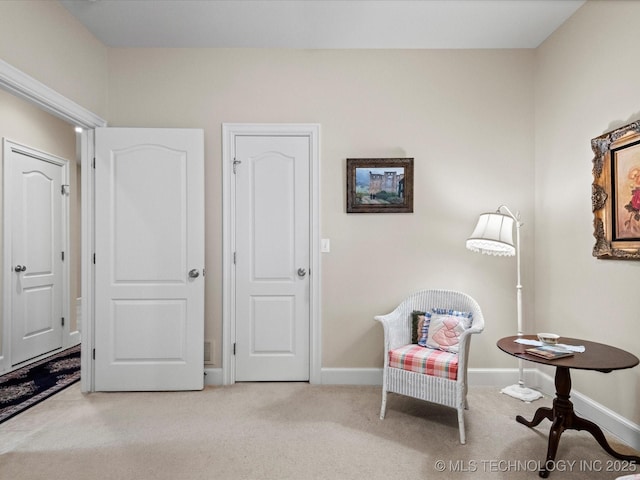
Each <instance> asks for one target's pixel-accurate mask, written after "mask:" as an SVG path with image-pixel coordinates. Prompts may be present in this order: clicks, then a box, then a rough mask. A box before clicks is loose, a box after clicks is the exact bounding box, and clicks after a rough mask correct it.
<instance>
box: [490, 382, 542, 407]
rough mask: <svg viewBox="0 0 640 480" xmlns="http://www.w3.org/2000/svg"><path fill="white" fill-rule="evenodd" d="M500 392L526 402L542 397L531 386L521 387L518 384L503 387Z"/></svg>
mask: <svg viewBox="0 0 640 480" xmlns="http://www.w3.org/2000/svg"><path fill="white" fill-rule="evenodd" d="M500 392H501V393H504V394H505V395H509V396H510V397H513V398H517V399H518V400H522V401H523V402H527V403H530V402H533V401H534V400H538V399H539V398H542V394H541V393H540V392H538V391H536V390H533V389H531V388H527V387H523V386H521V385H519V384H515V385H509V386H508V387H504V388H503V389H502V390H500Z"/></svg>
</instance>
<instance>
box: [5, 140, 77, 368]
mask: <svg viewBox="0 0 640 480" xmlns="http://www.w3.org/2000/svg"><path fill="white" fill-rule="evenodd" d="M2 151H3V159H4V165H3V192H2V193H3V213H4V215H3V217H2V221H3V224H4V238H3V243H2V248H3V250H4V252H3V265H4V275H3V292H2V297H3V301H2V305H3V319H4V321H3V323H2V339H3V342H2V355H1V356H0V372H5V371H9V370H11V369H13V366H12V365H13V361H12V359H13V358H14V355H13V353H14V352H13V351H12V350H13V347H12V338H13V336H12V329H13V326H12V324H13V322H12V321H10V319H11V315H12V311H13V292H12V291H11V285H12V283H13V276H14V275H15V273H14V271H13V264H12V262H13V255H12V252H13V241H12V238H13V235H12V233H13V206H12V202H13V197H14V193H13V191H12V188H11V182H12V176H11V175H10V173H11V172H10V168H15V165H13V162H11V163H10V162H9V161H8V160H9V155H10V154H11V153H17V154H20V155H25V156H27V157H31V158H35V159H37V160H40V161H43V162H49V163H52V164H54V165H57V166H59V167H62V184H63V185H64V184H67V185H68V184H69V161H68V160H66V159H64V158H61V157H58V156H56V155H52V154H50V153H46V152H42V151H40V150H36V149H35V148H31V147H28V146H26V145H22V144H20V143H17V142H14V141H12V140H9V139H7V138H4V139H3V142H2ZM61 196H62V194H61ZM61 213H62V216H61V219H60V221H61V223H62V225H63V227H62V242H61V248H62V251H64V252H66V253H67V258H70V253H69V197H68V196H67V195H64V196H62V212H61ZM61 273H62V275H61V287H62V288H61V291H60V295H62V317H63V318H66V319H67V320H69V318H70V315H69V311H70V310H69V307H70V301H69V261H65V262H62V271H61ZM70 324H71V322H70V321H66V322H64V325H63V326H62V347H61V348H66V347H70V346H72V338H71V337H70V334H71V333H72V332H71V331H70V329H69V326H70ZM76 335H77V333H76ZM47 355H50V353H47ZM44 356H45V355H40V356H38V357H35V358H33V359H31V360H28V361H26V362H24V363H23V364H26V363H27V362H33V361H35V360H38V359H40V358H42V357H44Z"/></svg>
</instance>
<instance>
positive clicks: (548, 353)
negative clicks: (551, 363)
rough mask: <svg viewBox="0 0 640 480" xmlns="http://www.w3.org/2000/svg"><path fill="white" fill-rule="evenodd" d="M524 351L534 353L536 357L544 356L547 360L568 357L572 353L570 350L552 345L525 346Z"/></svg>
mask: <svg viewBox="0 0 640 480" xmlns="http://www.w3.org/2000/svg"><path fill="white" fill-rule="evenodd" d="M525 352H527V353H529V354H531V355H535V356H536V357H541V358H546V359H547V360H555V359H556V358H563V357H570V356H571V355H573V352H572V351H571V350H567V349H566V348H562V347H556V346H554V345H542V346H540V347H533V348H527V349H526V350H525Z"/></svg>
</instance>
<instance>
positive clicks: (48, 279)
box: [5, 141, 67, 365]
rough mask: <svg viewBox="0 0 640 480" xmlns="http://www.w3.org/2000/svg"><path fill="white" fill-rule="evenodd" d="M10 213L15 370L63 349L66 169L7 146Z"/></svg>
mask: <svg viewBox="0 0 640 480" xmlns="http://www.w3.org/2000/svg"><path fill="white" fill-rule="evenodd" d="M5 155H6V156H5V162H6V163H5V172H6V173H7V174H8V176H9V178H10V182H9V184H8V185H7V191H6V192H5V194H6V198H7V203H8V204H9V205H8V206H10V208H11V210H10V213H9V215H10V220H9V221H10V225H7V228H9V229H10V232H9V233H10V236H11V238H10V239H9V241H10V243H11V245H10V250H11V255H10V256H11V265H6V268H9V269H10V272H9V273H10V275H11V281H10V287H9V288H11V365H17V364H20V363H22V362H25V361H27V360H29V359H32V358H35V357H38V356H41V355H43V354H45V353H48V352H51V351H54V350H57V349H60V348H61V347H62V345H63V338H62V335H63V326H62V324H63V321H64V320H63V316H64V314H63V311H64V305H63V295H65V292H64V283H63V277H64V273H63V250H64V245H65V243H64V242H65V238H66V234H67V233H66V210H65V206H66V191H63V188H62V185H64V184H65V183H66V175H67V164H66V161H65V160H63V159H59V158H57V157H54V156H52V155H49V154H46V153H43V152H39V151H36V150H33V149H31V148H28V147H24V146H21V145H18V144H14V143H13V142H9V141H5Z"/></svg>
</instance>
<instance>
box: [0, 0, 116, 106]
mask: <svg viewBox="0 0 640 480" xmlns="http://www.w3.org/2000/svg"><path fill="white" fill-rule="evenodd" d="M106 57H107V48H106V47H105V46H104V45H103V44H102V43H100V42H99V41H98V40H97V39H96V38H95V37H94V36H93V35H92V34H91V33H89V31H88V30H87V29H86V28H84V26H82V25H81V24H80V23H79V22H78V21H77V20H76V19H75V17H74V16H73V15H71V14H70V13H69V12H68V11H67V10H66V9H65V8H64V7H63V6H62V5H60V4H59V3H58V2H57V1H51V0H2V1H0V59H2V60H4V61H5V62H7V63H9V64H11V65H12V66H14V67H16V68H17V69H19V70H21V71H22V72H24V73H26V74H28V75H30V76H32V77H34V78H35V79H37V80H39V81H40V82H42V83H44V84H45V85H47V86H48V87H50V88H53V89H54V90H56V91H57V92H58V93H61V94H62V95H64V96H65V97H67V98H69V99H71V100H73V101H74V102H76V103H78V104H80V105H82V106H83V107H84V108H86V109H88V110H90V111H91V112H93V113H95V114H97V115H99V116H102V117H104V116H105V115H106V111H107V108H106V107H107V83H106V82H107V70H106V67H107V63H106Z"/></svg>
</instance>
